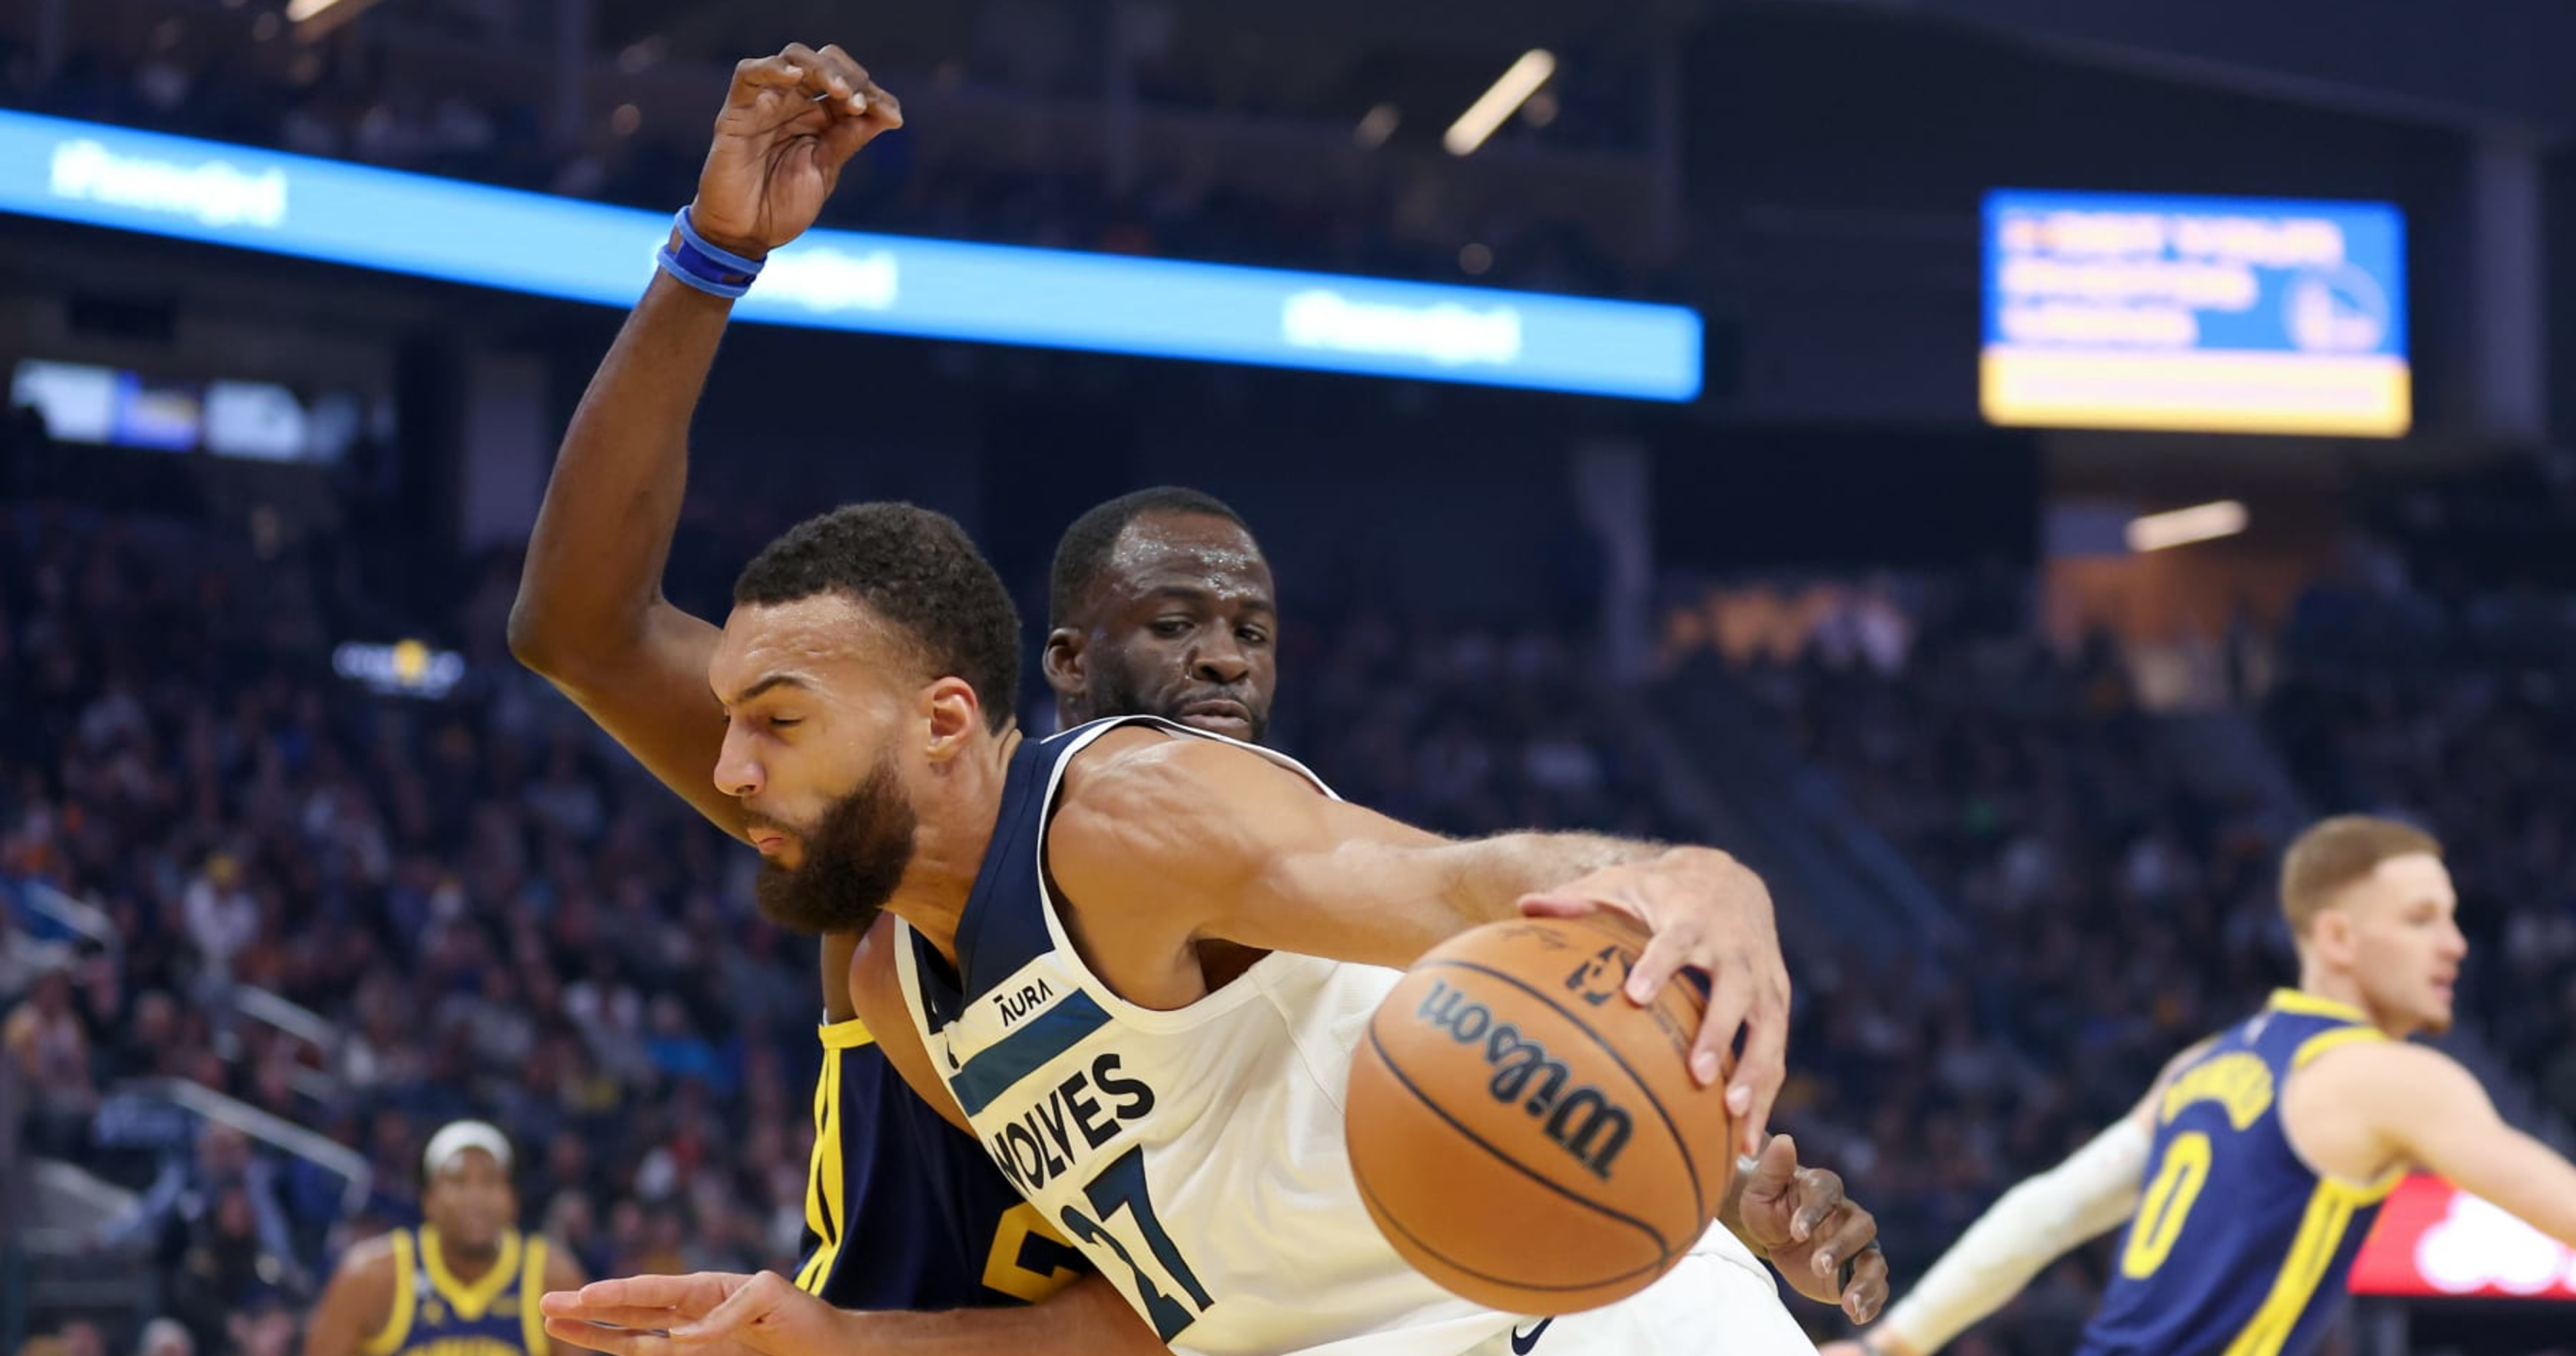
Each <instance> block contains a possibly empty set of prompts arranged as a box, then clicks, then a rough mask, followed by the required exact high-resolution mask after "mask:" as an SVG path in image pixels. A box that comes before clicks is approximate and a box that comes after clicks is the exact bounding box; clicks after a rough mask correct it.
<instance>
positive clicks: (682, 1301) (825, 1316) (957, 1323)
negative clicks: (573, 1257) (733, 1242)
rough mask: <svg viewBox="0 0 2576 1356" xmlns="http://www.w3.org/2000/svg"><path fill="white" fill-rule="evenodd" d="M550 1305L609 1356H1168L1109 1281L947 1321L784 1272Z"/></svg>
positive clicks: (604, 1292)
mask: <svg viewBox="0 0 2576 1356" xmlns="http://www.w3.org/2000/svg"><path fill="white" fill-rule="evenodd" d="M542 1305H543V1309H544V1312H545V1315H546V1332H547V1333H548V1335H550V1336H551V1337H553V1338H554V1339H555V1340H556V1341H558V1342H569V1343H571V1344H573V1345H574V1346H579V1347H587V1348H589V1349H590V1350H593V1351H599V1352H605V1353H607V1354H608V1356H1029V1353H1032V1352H1049V1353H1056V1352H1061V1353H1063V1354H1064V1356H1169V1352H1168V1349H1167V1348H1165V1347H1164V1346H1163V1344H1162V1343H1160V1342H1158V1341H1155V1340H1154V1335H1153V1332H1152V1331H1151V1330H1150V1329H1147V1328H1146V1327H1145V1326H1144V1323H1143V1322H1142V1321H1141V1320H1139V1319H1138V1318H1137V1317H1136V1315H1135V1312H1134V1311H1133V1310H1131V1309H1129V1308H1128V1307H1127V1301H1126V1299H1125V1298H1124V1297H1122V1296H1121V1295H1119V1293H1118V1289H1117V1287H1115V1286H1113V1285H1110V1284H1109V1283H1108V1282H1106V1281H1104V1280H1102V1279H1101V1278H1100V1277H1098V1276H1090V1277H1085V1278H1084V1280H1083V1282H1082V1283H1081V1284H1078V1285H1075V1286H1072V1287H1070V1288H1068V1289H1067V1290H1065V1291H1064V1292H1063V1293H1062V1294H1059V1295H1056V1296H1054V1297H1052V1298H1050V1299H1049V1300H1048V1301H1047V1302H1046V1303H1044V1304H1036V1305H1030V1306H1028V1307H1027V1308H1023V1309H972V1310H962V1311H959V1312H956V1313H946V1314H897V1313H861V1312H859V1311H857V1310H852V1309H835V1308H833V1307H832V1306H831V1305H829V1304H826V1303H824V1302H823V1301H822V1300H819V1299H817V1298H815V1297H814V1296H812V1295H809V1294H806V1293H805V1292H804V1291H802V1290H799V1289H797V1288H796V1287H795V1286H794V1285H793V1284H792V1283H790V1282H789V1281H788V1280H787V1279H786V1278H785V1277H783V1276H780V1275H778V1274H777V1273H776V1272H762V1273H761V1274H759V1275H757V1276H743V1275H734V1274H729V1273H719V1272H700V1273H698V1274H697V1275H694V1276H635V1277H630V1278H628V1279H625V1280H615V1281H598V1282H595V1283H593V1284H591V1285H588V1286H585V1287H583V1288H582V1289H580V1290H579V1291H573V1292H558V1293H555V1294H550V1295H547V1296H546V1297H545V1299H544V1300H543V1301H542ZM602 1324H605V1325H608V1326H605V1327H603V1326H600V1325H602Z"/></svg>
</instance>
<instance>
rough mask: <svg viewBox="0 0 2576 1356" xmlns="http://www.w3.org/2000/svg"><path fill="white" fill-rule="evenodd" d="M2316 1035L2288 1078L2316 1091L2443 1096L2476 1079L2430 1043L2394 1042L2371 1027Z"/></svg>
mask: <svg viewBox="0 0 2576 1356" xmlns="http://www.w3.org/2000/svg"><path fill="white" fill-rule="evenodd" d="M2345 1031H2346V1032H2349V1033H2351V1034H2349V1035H2345V1034H2343V1033H2327V1034H2328V1036H2333V1037H2339V1038H2336V1039H2328V1038H2327V1037H2318V1038H2315V1039H2312V1040H2311V1041H2310V1042H2309V1043H2308V1044H2307V1045H2305V1046H2303V1047H2302V1048H2301V1049H2300V1051H2299V1053H2298V1055H2297V1056H2295V1057H2294V1058H2293V1060H2292V1067H2291V1070H2290V1077H2291V1078H2292V1080H2294V1081H2296V1082H2298V1083H2302V1084H2305V1085H2307V1086H2308V1088H2310V1089H2311V1090H2315V1091H2331V1092H2335V1093H2340V1094H2351V1095H2381V1096H2396V1097H2439V1096H2443V1095H2445V1094H2446V1093H2447V1092H2449V1091H2451V1090H2454V1089H2456V1088H2458V1087H2459V1086H2460V1085H2461V1084H2463V1083H2468V1084H2474V1083H2476V1081H2477V1076H2476V1075H2474V1074H2472V1073H2470V1072H2469V1071H2468V1068H2467V1066H2465V1065H2463V1064H2461V1063H2460V1062H2459V1061H2458V1060H2456V1059H2453V1058H2452V1057H2451V1056H2449V1055H2448V1054H2445V1053H2443V1052H2442V1051H2441V1050H2438V1049H2436V1048H2434V1047H2433V1046H2430V1045H2419V1044H2416V1043H2415V1042H2413V1041H2398V1040H2390V1039H2388V1038H2387V1037H2386V1036H2384V1035H2381V1034H2380V1033H2379V1032H2377V1031H2373V1030H2371V1029H2370V1028H2367V1027H2352V1028H2345Z"/></svg>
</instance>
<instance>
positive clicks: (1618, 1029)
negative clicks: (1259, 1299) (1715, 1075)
mask: <svg viewBox="0 0 2576 1356" xmlns="http://www.w3.org/2000/svg"><path fill="white" fill-rule="evenodd" d="M1645 941H1646V932H1645V929H1644V928H1642V927H1641V926H1639V925H1638V924H1636V923H1635V922H1633V921H1631V920H1629V919H1627V918H1624V917H1620V916H1618V915H1615V914H1606V913H1604V914H1593V915H1589V916H1586V917H1583V918H1576V919H1544V918H1526V919H1520V920H1517V921H1512V922H1504V923H1493V924H1489V925H1487V926H1485V927H1481V928H1478V929H1476V930H1475V931H1472V932H1469V933H1466V934H1464V935H1462V936H1459V937H1455V938H1452V939H1451V940H1450V941H1449V942H1447V943H1446V944H1444V945H1442V946H1440V947H1439V948H1437V949H1435V950H1433V951H1432V952H1431V953H1430V954H1429V955H1426V956H1424V957H1423V958H1422V959H1421V960H1420V961H1419V962H1417V963H1416V964H1415V965H1414V966H1413V968H1412V969H1411V970H1410V971H1408V972H1407V973H1406V974H1405V977H1404V979H1403V981H1402V982H1401V983H1399V984H1397V985H1396V987H1395V990H1394V991H1393V992H1392V993H1390V994H1388V995H1387V997H1386V1001H1385V1002H1383V1003H1381V1004H1379V1005H1378V1009H1377V1012H1376V1014H1375V1015H1374V1016H1372V1017H1371V1018H1370V1020H1369V1028H1368V1035H1367V1039H1366V1040H1364V1041H1362V1042H1361V1044H1360V1048H1359V1050H1358V1051H1357V1052H1356V1054H1355V1055H1354V1057H1353V1060H1352V1064H1351V1083H1350V1092H1349V1094H1348V1098H1347V1101H1346V1105H1345V1112H1344V1114H1345V1115H1346V1117H1347V1118H1348V1129H1349V1139H1350V1153H1351V1170H1352V1173H1353V1175H1354V1176H1356V1177H1357V1178H1358V1180H1359V1187H1360V1196H1361V1199H1362V1200H1363V1201H1364V1202H1365V1203H1366V1204H1367V1206H1368V1211H1369V1215H1370V1218H1372V1219H1374V1220H1375V1221H1376V1222H1377V1227H1378V1230H1379V1231H1380V1232H1381V1233H1383V1234H1385V1235H1386V1238H1387V1241H1388V1242H1390V1243H1392V1244H1393V1245H1394V1246H1395V1250H1396V1251H1397V1252H1399V1253H1401V1254H1402V1255H1403V1256H1404V1258H1405V1260H1406V1261H1408V1262H1410V1263H1412V1264H1413V1266H1414V1267H1415V1268H1416V1269H1418V1270H1420V1271H1421V1272H1422V1273H1423V1274H1424V1275H1426V1276H1428V1277H1430V1278H1431V1279H1432V1280H1434V1281H1436V1282H1438V1283H1439V1284H1440V1285H1442V1286H1444V1287H1446V1288H1447V1289H1449V1290H1450V1291H1452V1292H1453V1293H1455V1294H1457V1295H1459V1296H1461V1297H1463V1298H1465V1299H1469V1300H1473V1301H1475V1302H1476V1303H1479V1304H1483V1305H1486V1306H1488V1307H1491V1308H1495V1309H1500V1310H1503V1311H1505V1312H1507V1313H1515V1314H1529V1315H1554V1314H1567V1313H1573V1312H1576V1311H1578V1310H1583V1309H1591V1308H1596V1307H1598V1306H1600V1305H1604V1304H1608V1303H1611V1302H1612V1301H1614V1300H1618V1299H1622V1298H1625V1297H1626V1296H1628V1295H1632V1294H1634V1293H1636V1292H1637V1291H1639V1290H1642V1289H1644V1288H1645V1287H1646V1286H1648V1285H1650V1284H1652V1283H1653V1282H1654V1281H1655V1279H1656V1278H1657V1277H1659V1276H1661V1275H1663V1274H1664V1272H1665V1271H1667V1270H1669V1269H1670V1268H1671V1267H1672V1265H1673V1264H1674V1263H1675V1262H1677V1261H1679V1260H1680V1259H1681V1257H1682V1255H1683V1253H1684V1252H1686V1251H1687V1250H1688V1249H1689V1248H1690V1246H1691V1244H1692V1243H1693V1242H1694V1241H1696V1240H1697V1239H1698V1238H1699V1236H1700V1234H1701V1232H1702V1231H1704V1230H1705V1229H1706V1228H1707V1227H1708V1224H1709V1221H1710V1220H1711V1219H1712V1218H1714V1217H1715V1216H1716V1214H1717V1211H1718V1207H1719V1205H1720V1203H1721V1202H1723V1201H1724V1199H1725V1195H1726V1189H1727V1185H1728V1182H1729V1180H1730V1179H1731V1178H1732V1177H1733V1175H1734V1172H1735V1148H1734V1126H1733V1124H1732V1121H1731V1118H1730V1117H1729V1116H1728V1115H1727V1112H1726V1101H1725V1088H1724V1086H1723V1084H1722V1083H1721V1084H1720V1085H1718V1086H1715V1087H1709V1088H1701V1087H1699V1086H1698V1085H1697V1083H1696V1082H1695V1081H1694V1080H1693V1079H1692V1078H1691V1076H1690V1067H1689V1057H1690V1048H1691V1042H1692V1040H1693V1039H1694V1038H1695V1037H1696V1035H1697V1033H1698V1031H1699V1024H1700V1019H1701V1015H1702V1014H1703V1013H1704V1012H1705V1011H1706V1010H1707V1003H1706V998H1705V994H1704V992H1703V991H1702V990H1701V988H1700V987H1699V986H1698V985H1696V984H1693V983H1688V982H1684V983H1674V984H1667V985H1665V986H1664V989H1663V991H1662V992H1661V993H1659V994H1657V995H1656V996H1655V1000H1654V1002H1653V1003H1652V1004H1651V1005H1649V1006H1646V1007H1639V1006H1638V1005H1636V1004H1635V1003H1632V1002H1630V1001H1629V1000H1628V998H1627V996H1626V995H1625V994H1624V993H1623V992H1622V988H1623V986H1624V985H1625V984H1626V983H1627V980H1628V969H1629V966H1630V965H1632V964H1633V963H1634V962H1635V961H1636V959H1637V956H1638V954H1639V952H1640V951H1641V950H1642V949H1643V948H1644V946H1645Z"/></svg>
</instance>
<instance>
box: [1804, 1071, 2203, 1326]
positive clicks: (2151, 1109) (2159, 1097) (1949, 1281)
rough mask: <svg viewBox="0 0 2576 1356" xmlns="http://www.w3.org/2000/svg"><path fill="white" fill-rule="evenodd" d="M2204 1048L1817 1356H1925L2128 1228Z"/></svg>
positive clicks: (1990, 1210) (2009, 1196) (1998, 1205)
mask: <svg viewBox="0 0 2576 1356" xmlns="http://www.w3.org/2000/svg"><path fill="white" fill-rule="evenodd" d="M2209 1046H2210V1042H2208V1041H2206V1040H2204V1041H2199V1042H2196V1043H2194V1044H2193V1045H2192V1046H2191V1047H2190V1048H2188V1049H2186V1050H2184V1051H2183V1052H2182V1053H2181V1054H2178V1055H2176V1056H2174V1057H2173V1058H2172V1059H2170V1060H2167V1061H2166V1062H2165V1067H2164V1068H2163V1069H2162V1070H2161V1071H2159V1072H2158V1073H2157V1075H2156V1080H2155V1082H2153V1083H2151V1084H2149V1085H2148V1087H2147V1091H2146V1094H2145V1095H2144V1096H2141V1097H2140V1098H2138V1100H2137V1103H2136V1104H2135V1105H2133V1106H2131V1107H2130V1108H2129V1112H2128V1114H2127V1115H2125V1116H2122V1117H2121V1118H2120V1119H2118V1120H2116V1121H2113V1122H2112V1123H2111V1124H2110V1126H2109V1127H2107V1128H2106V1129H2104V1130H2103V1131H2102V1133H2101V1134H2099V1135H2096V1136H2094V1137H2093V1138H2092V1139H2091V1140H2089V1141H2087V1142H2086V1143H2085V1145H2084V1147H2082V1148H2080V1149H2078V1150H2076V1151H2075V1152H2074V1153H2073V1154H2071V1155H2069V1156H2068V1157H2067V1159H2066V1161H2065V1162H2063V1163H2060V1164H2058V1165H2057V1166H2056V1167H2054V1168H2051V1169H2049V1170H2048V1171H2047V1172H2044V1173H2041V1174H2040V1175H2039V1176H2037V1177H2033V1178H2030V1179H2029V1180H2027V1181H2024V1182H2021V1183H2019V1184H2017V1185H2016V1186H2014V1187H2013V1189H2012V1190H2010V1191H2007V1192H2005V1193H2004V1195H2003V1197H2002V1198H2001V1199H1999V1200H1997V1201H1996V1202H1995V1203H1994V1204H1993V1205H1991V1206H1989V1207H1987V1208H1986V1213H1984V1214H1983V1215H1980V1216H1978V1217H1977V1222H1976V1223H1974V1224H1972V1225H1969V1226H1968V1231H1967V1232H1966V1233H1964V1234H1961V1235H1960V1236H1959V1241H1958V1242H1956V1243H1953V1244H1951V1245H1950V1249H1949V1251H1947V1252H1945V1253H1943V1254H1942V1255H1941V1258H1940V1260H1939V1261H1937V1262H1935V1263H1933V1264H1932V1268H1931V1269H1930V1270H1929V1271H1926V1272H1925V1273H1924V1274H1923V1279H1922V1281H1921V1282H1920V1283H1918V1284H1917V1285H1916V1286H1915V1287H1914V1289H1913V1291H1912V1293H1910V1294H1908V1295H1907V1296H1906V1297H1905V1299H1904V1300H1903V1302H1901V1303H1899V1304H1898V1305H1896V1307H1894V1308H1892V1309H1890V1310H1889V1311H1888V1314H1887V1317H1886V1319H1885V1320H1883V1321H1882V1322H1880V1323H1879V1325H1878V1326H1877V1327H1875V1328H1873V1329H1871V1330H1870V1331H1869V1333H1868V1334H1867V1335H1866V1337H1865V1338H1864V1339H1863V1340H1862V1341H1854V1342H1833V1343H1828V1344H1826V1346H1825V1347H1824V1348H1823V1352H1822V1356H1930V1353H1932V1352H1935V1351H1939V1350H1940V1349H1941V1348H1942V1347H1944V1346H1946V1345H1948V1344H1949V1342H1950V1339H1951V1338H1953V1337H1956V1336H1957V1335H1959V1334H1960V1333H1962V1332H1965V1331H1967V1330H1968V1329H1969V1328H1972V1327H1974V1326H1976V1325H1977V1324H1979V1323H1982V1322H1984V1321H1985V1320H1986V1319H1988V1318H1990V1317H1992V1316H1993V1314H1994V1313H1995V1311H1996V1310H1998V1309H2001V1308H2003V1307H2004V1306H2005V1305H2006V1304H2009V1303H2011V1302H2012V1299H2013V1297H2014V1296H2016V1295H2018V1294H2020V1293H2021V1292H2022V1288H2023V1287H2024V1286H2027V1285H2029V1284H2030V1282H2031V1279H2032V1278H2033V1277H2035V1276H2037V1275H2038V1274H2039V1273H2040V1272H2041V1271H2042V1270H2043V1269H2045V1268H2046V1267H2047V1266H2048V1265H2049V1264H2050V1263H2052V1262H2055V1261H2056V1260H2057V1259H2058V1258H2060V1257H2063V1256H2065V1255H2066V1254H2067V1253H2070V1252H2072V1251H2074V1250H2075V1249H2077V1248H2080V1247H2082V1246H2083V1245H2085V1244H2086V1243H2089V1242H2091V1241H2093V1240H2094V1239H2096V1238H2099V1237H2101V1236H2102V1235H2104V1234H2106V1233H2109V1232H2110V1231H2111V1230H2113V1229H2116V1228H2118V1227H2120V1225H2122V1224H2123V1223H2126V1222H2127V1221H2128V1220H2129V1218H2130V1217H2131V1216H2133V1215H2135V1214H2137V1212H2138V1198H2139V1195H2140V1194H2141V1190H2142V1183H2143V1181H2144V1179H2145V1176H2146V1170H2147V1159H2148V1157H2149V1155H2150V1154H2151V1153H2152V1152H2153V1149H2154V1142H2155V1126H2156V1107H2157V1104H2158V1103H2160V1102H2162V1101H2163V1100H2164V1093H2165V1089H2166V1088H2167V1087H2169V1086H2171V1085H2172V1083H2173V1080H2174V1079H2175V1078H2176V1077H2177V1076H2179V1075H2180V1074H2181V1073H2182V1071H2183V1070H2184V1069H2186V1068H2188V1067H2190V1065H2191V1064H2192V1062H2193V1061H2194V1060H2197V1059H2198V1058H2200V1056H2201V1055H2202V1053H2204V1052H2205V1051H2207V1050H2208V1049H2209Z"/></svg>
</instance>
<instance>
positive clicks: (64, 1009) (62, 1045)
mask: <svg viewBox="0 0 2576 1356" xmlns="http://www.w3.org/2000/svg"><path fill="white" fill-rule="evenodd" d="M0 1053H4V1054H5V1056H6V1058H7V1059H8V1060H9V1062H10V1063H11V1065H12V1066H13V1067H14V1068H15V1070H16V1073H17V1075H18V1077H19V1078H21V1079H22V1080H24V1083H25V1085H26V1086H27V1087H29V1088H31V1089H33V1094H34V1095H33V1105H32V1106H31V1107H30V1109H29V1110H30V1116H31V1122H30V1127H29V1129H30V1133H29V1134H28V1141H29V1143H30V1144H31V1145H32V1146H33V1148H34V1149H35V1151H36V1152H38V1153H44V1154H57V1155H61V1154H72V1153H77V1152H78V1149H79V1146H80V1145H81V1144H82V1143H83V1142H84V1141H85V1140H86V1139H87V1136H88V1124H89V1118H90V1116H91V1114H92V1113H94V1112H96V1111H97V1110H98V1087H97V1085H96V1083H94V1082H93V1081H92V1078H91V1072H90V1048H89V1036H88V1035H87V1033H85V1032H84V1031H82V1029H81V1022H80V1017H79V1015H78V1014H77V1013H75V1012H74V1011H73V1010H72V977H71V970H70V967H69V966H68V965H58V966H55V967H53V968H51V969H48V970H47V971H46V972H45V973H44V974H43V975H42V976H40V977H39V978H38V979H37V980H36V983H35V986H34V988H33V989H32V990H31V991H30V992H29V994H28V996H27V998H26V1000H25V1001H23V1002H21V1003H20V1004H19V1005H18V1006H17V1007H16V1008H15V1009H13V1010H12V1011H11V1012H10V1014H9V1017H8V1020H7V1021H6V1022H5V1023H0Z"/></svg>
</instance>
